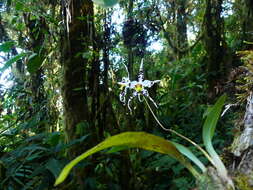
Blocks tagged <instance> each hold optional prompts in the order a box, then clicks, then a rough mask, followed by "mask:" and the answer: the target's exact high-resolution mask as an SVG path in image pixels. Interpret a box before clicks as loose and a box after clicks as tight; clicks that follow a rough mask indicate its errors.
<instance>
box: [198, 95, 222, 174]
mask: <svg viewBox="0 0 253 190" xmlns="http://www.w3.org/2000/svg"><path fill="white" fill-rule="evenodd" d="M225 100H226V95H223V96H221V97H220V98H219V99H218V100H217V102H216V103H215V105H214V106H213V107H212V108H211V110H210V111H209V113H208V114H207V117H206V120H205V123H204V126H203V130H202V137H203V141H204V145H205V147H206V150H207V152H208V153H209V154H210V156H211V158H212V159H213V161H214V164H215V165H214V166H215V167H216V169H217V170H218V171H219V173H220V174H221V175H223V176H226V175H227V170H226V168H225V166H224V164H223V162H222V161H221V159H220V157H219V155H218V154H217V153H216V152H215V150H214V148H213V144H212V138H213V135H214V132H215V128H216V125H217V122H218V119H219V117H220V114H221V111H222V107H223V105H224V103H225Z"/></svg>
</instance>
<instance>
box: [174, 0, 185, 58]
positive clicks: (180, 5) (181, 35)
mask: <svg viewBox="0 0 253 190" xmlns="http://www.w3.org/2000/svg"><path fill="white" fill-rule="evenodd" d="M186 3H187V1H186V0H177V5H176V6H177V9H176V28H177V49H176V52H177V58H178V59H180V58H182V57H183V56H184V55H185V53H186V52H182V51H179V50H182V49H186V48H187V47H188V40H187V23H186V8H187V7H186Z"/></svg>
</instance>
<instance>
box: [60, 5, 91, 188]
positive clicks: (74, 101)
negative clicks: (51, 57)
mask: <svg viewBox="0 0 253 190" xmlns="http://www.w3.org/2000/svg"><path fill="white" fill-rule="evenodd" d="M62 12H63V20H64V25H65V28H64V30H63V34H62V39H61V64H62V70H63V81H62V83H63V86H62V96H63V106H64V120H65V132H66V139H67V141H68V142H70V141H72V140H74V139H77V138H80V136H81V135H82V134H80V133H78V131H77V129H78V125H79V126H80V125H85V124H87V123H88V122H89V115H90V114H89V107H88V100H87V89H88V84H87V83H88V82H87V81H88V79H87V74H86V71H87V69H86V68H87V66H88V63H89V59H88V57H86V56H82V53H85V54H89V53H90V52H89V45H92V43H91V38H92V29H93V3H92V1H91V0H76V1H65V0H63V1H62ZM80 18H83V19H80ZM85 149H87V145H86V147H85V146H80V145H79V146H72V148H71V149H69V151H68V154H69V157H70V159H73V158H75V157H76V156H78V155H80V154H81V153H82V152H84V150H85ZM83 179H84V173H83V172H81V171H76V172H75V181H77V183H78V184H79V185H80V189H82V188H83V186H84V180H83Z"/></svg>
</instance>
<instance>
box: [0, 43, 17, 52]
mask: <svg viewBox="0 0 253 190" xmlns="http://www.w3.org/2000/svg"><path fill="white" fill-rule="evenodd" d="M14 45H15V42H13V41H8V42H5V43H2V44H1V45H0V52H1V51H2V52H6V53H7V52H10V51H11V49H12V48H13V46H14Z"/></svg>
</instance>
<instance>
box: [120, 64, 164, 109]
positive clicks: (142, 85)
mask: <svg viewBox="0 0 253 190" xmlns="http://www.w3.org/2000/svg"><path fill="white" fill-rule="evenodd" d="M124 66H125V68H126V70H127V73H128V76H127V77H123V78H122V81H121V82H118V84H119V85H121V88H122V91H121V93H120V95H119V98H120V101H121V102H123V103H124V104H126V94H127V89H130V90H132V91H133V92H132V95H131V96H130V97H129V99H128V102H127V107H128V109H129V110H130V112H132V109H131V107H130V103H131V101H132V99H133V98H135V97H136V96H138V99H139V101H140V102H142V101H143V100H142V99H141V96H145V97H147V98H148V99H149V100H150V101H151V102H152V103H153V104H154V105H155V107H156V108H157V104H156V103H155V101H154V100H153V99H152V98H151V97H150V96H149V93H148V90H147V89H146V88H151V87H152V86H153V85H154V84H156V83H159V82H160V80H154V81H151V80H144V72H143V59H142V60H141V65H140V70H139V74H138V81H135V80H134V81H131V80H130V78H129V72H128V69H127V67H126V65H125V64H124Z"/></svg>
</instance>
